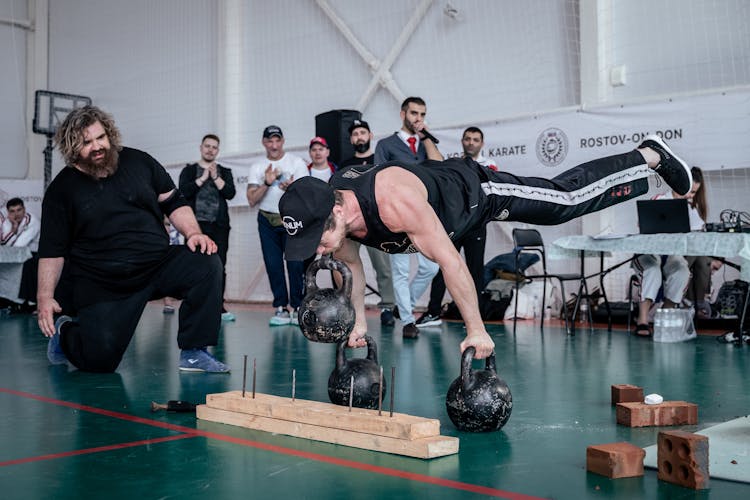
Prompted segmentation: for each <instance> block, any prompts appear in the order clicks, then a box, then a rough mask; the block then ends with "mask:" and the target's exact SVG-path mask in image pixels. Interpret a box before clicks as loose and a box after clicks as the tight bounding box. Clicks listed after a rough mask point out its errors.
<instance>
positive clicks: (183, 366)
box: [180, 347, 229, 373]
mask: <svg viewBox="0 0 750 500" xmlns="http://www.w3.org/2000/svg"><path fill="white" fill-rule="evenodd" d="M180 370H181V371H183V372H206V373H229V367H228V366H227V365H225V364H224V363H222V362H221V361H219V360H217V359H216V358H214V357H213V356H211V355H210V354H209V353H208V351H207V350H206V348H205V347H204V348H203V349H183V350H182V352H181V353H180Z"/></svg>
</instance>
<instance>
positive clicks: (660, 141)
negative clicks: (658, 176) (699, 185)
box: [644, 135, 693, 196]
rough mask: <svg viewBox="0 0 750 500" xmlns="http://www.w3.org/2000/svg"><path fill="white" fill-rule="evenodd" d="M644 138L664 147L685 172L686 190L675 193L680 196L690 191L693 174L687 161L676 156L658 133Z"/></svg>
mask: <svg viewBox="0 0 750 500" xmlns="http://www.w3.org/2000/svg"><path fill="white" fill-rule="evenodd" d="M644 140H646V141H654V142H655V143H657V144H659V146H661V147H662V148H664V150H665V151H666V152H668V153H669V155H670V156H671V157H672V159H674V160H676V161H677V163H679V164H680V165H681V166H682V168H683V169H684V170H685V172H686V173H687V176H688V180H689V181H690V182H689V183H688V190H687V191H686V192H684V193H677V194H679V195H682V196H685V195H686V194H688V193H689V192H690V190H691V189H692V188H693V174H692V173H691V172H690V167H688V165H687V163H685V162H684V161H683V160H682V158H680V157H679V156H677V155H676V154H674V151H672V149H671V148H670V147H669V146H667V143H666V142H664V140H663V139H662V138H661V137H659V136H658V135H649V136H646V138H645V139H644Z"/></svg>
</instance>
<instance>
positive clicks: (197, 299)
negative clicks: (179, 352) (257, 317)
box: [60, 245, 222, 373]
mask: <svg viewBox="0 0 750 500" xmlns="http://www.w3.org/2000/svg"><path fill="white" fill-rule="evenodd" d="M74 286H75V285H74ZM165 296H169V297H175V298H177V299H182V304H181V305H180V311H179V327H178V331H177V345H178V346H179V347H180V349H196V348H202V347H206V346H209V345H216V343H217V341H218V337H219V327H220V324H221V302H222V301H221V260H220V259H219V257H218V256H217V255H216V254H214V255H204V254H201V253H193V252H191V251H190V250H189V249H188V248H187V247H186V246H183V245H179V246H173V247H170V253H169V255H168V258H167V259H166V260H165V262H164V264H163V265H162V266H161V267H160V268H159V269H158V270H157V272H156V273H155V274H154V276H153V278H152V280H151V282H150V283H148V285H147V286H145V287H144V288H143V289H141V290H138V291H136V292H135V293H133V294H131V295H129V296H127V297H124V298H122V299H119V300H113V301H108V302H100V303H97V304H92V305H88V306H84V307H81V308H79V309H78V311H77V318H76V320H75V321H73V322H71V323H67V324H66V325H65V326H64V328H63V329H62V331H61V334H60V343H61V346H62V349H63V352H65V355H66V356H67V358H68V361H70V362H71V363H72V364H73V365H75V366H76V367H77V368H78V369H80V370H83V371H91V372H105V373H108V372H113V371H115V370H116V369H117V366H118V365H119V364H120V361H121V360H122V356H123V355H124V354H125V350H126V349H127V347H128V344H129V343H130V339H131V338H132V337H133V333H134V332H135V328H136V326H137V325H138V321H139V320H140V318H141V314H142V313H143V309H144V307H145V306H146V303H147V302H148V301H149V300H153V299H157V298H161V297H165ZM64 312H65V311H64Z"/></svg>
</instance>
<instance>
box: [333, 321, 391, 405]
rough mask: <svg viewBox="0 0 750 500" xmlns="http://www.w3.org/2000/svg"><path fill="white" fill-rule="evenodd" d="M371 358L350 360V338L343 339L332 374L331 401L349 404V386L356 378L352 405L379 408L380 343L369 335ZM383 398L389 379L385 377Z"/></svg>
mask: <svg viewBox="0 0 750 500" xmlns="http://www.w3.org/2000/svg"><path fill="white" fill-rule="evenodd" d="M365 341H366V342H367V357H366V358H354V359H350V360H347V359H346V352H345V350H346V345H347V340H342V341H341V342H339V345H338V348H337V349H336V367H335V368H334V369H333V371H332V372H331V376H330V377H328V397H329V398H330V400H331V403H333V404H337V405H341V406H349V389H350V387H351V377H352V376H353V377H354V391H353V395H352V406H356V407H357V408H369V409H375V408H377V407H378V391H379V388H380V367H379V366H378V346H377V344H376V343H375V341H374V340H373V339H372V337H370V336H369V335H365ZM382 396H383V398H385V379H383V395H382Z"/></svg>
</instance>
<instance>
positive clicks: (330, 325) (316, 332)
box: [298, 255, 355, 343]
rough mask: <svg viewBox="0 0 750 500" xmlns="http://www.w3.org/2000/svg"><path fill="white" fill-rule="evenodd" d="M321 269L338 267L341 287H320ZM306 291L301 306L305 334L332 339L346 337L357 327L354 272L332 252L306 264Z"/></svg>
mask: <svg viewBox="0 0 750 500" xmlns="http://www.w3.org/2000/svg"><path fill="white" fill-rule="evenodd" d="M321 269H330V270H331V271H338V272H339V273H340V274H341V278H342V284H341V288H339V289H334V288H318V285H317V284H316V282H315V277H316V275H317V274H318V271H320V270H321ZM305 285H306V287H307V291H306V293H305V298H304V299H302V304H300V308H299V316H298V318H299V326H300V328H301V329H302V334H303V335H304V336H305V337H307V338H308V339H309V340H312V341H313V342H325V343H333V342H340V341H341V340H343V339H346V338H347V337H348V336H349V334H350V333H351V331H352V330H353V329H354V320H355V313H354V306H352V301H351V296H352V272H351V271H350V270H349V267H348V266H347V265H346V264H344V263H343V262H341V261H340V260H336V259H334V258H333V257H331V256H329V255H324V256H323V257H321V258H320V259H318V260H316V261H314V262H313V263H312V264H310V266H309V267H308V268H307V273H306V274H305Z"/></svg>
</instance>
